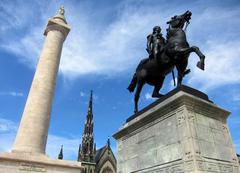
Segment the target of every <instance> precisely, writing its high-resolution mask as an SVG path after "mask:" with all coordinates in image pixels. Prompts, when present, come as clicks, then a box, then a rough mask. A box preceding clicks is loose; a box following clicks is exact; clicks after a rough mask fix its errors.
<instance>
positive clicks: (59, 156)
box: [58, 145, 63, 160]
mask: <svg viewBox="0 0 240 173" xmlns="http://www.w3.org/2000/svg"><path fill="white" fill-rule="evenodd" d="M58 159H60V160H62V159H63V145H61V149H60V152H59V154H58Z"/></svg>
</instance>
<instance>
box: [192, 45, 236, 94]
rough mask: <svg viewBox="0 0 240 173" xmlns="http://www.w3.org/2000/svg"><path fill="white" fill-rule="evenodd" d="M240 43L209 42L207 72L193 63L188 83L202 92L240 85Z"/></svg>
mask: <svg viewBox="0 0 240 173" xmlns="http://www.w3.org/2000/svg"><path fill="white" fill-rule="evenodd" d="M239 54H240V41H233V40H229V41H225V42H223V43H221V42H220V41H217V40H215V41H209V42H208V50H207V52H206V62H205V71H201V70H199V69H198V68H196V66H195V65H196V64H195V63H196V62H193V61H192V63H191V70H192V74H191V77H190V78H189V80H188V83H189V84H190V83H194V85H196V86H200V87H201V88H202V90H208V89H214V88H216V87H218V86H223V85H225V84H239V83H240V66H239V65H238V64H240V58H239Z"/></svg>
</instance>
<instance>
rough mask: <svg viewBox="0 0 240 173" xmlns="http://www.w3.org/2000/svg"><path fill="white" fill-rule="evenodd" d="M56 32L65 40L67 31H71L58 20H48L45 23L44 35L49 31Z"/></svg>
mask: <svg viewBox="0 0 240 173" xmlns="http://www.w3.org/2000/svg"><path fill="white" fill-rule="evenodd" d="M52 30H57V31H60V32H62V33H63V35H64V37H65V38H66V37H67V35H68V33H69V31H70V30H71V28H70V26H69V25H68V24H66V23H64V22H62V21H60V20H56V19H55V18H52V19H49V21H48V23H47V27H46V29H45V31H44V35H45V36H46V35H47V33H48V32H49V31H52Z"/></svg>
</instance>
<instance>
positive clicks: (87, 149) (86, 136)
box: [78, 91, 96, 162]
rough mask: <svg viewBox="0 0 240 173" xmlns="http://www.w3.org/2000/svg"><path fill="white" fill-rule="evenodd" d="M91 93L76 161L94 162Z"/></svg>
mask: <svg viewBox="0 0 240 173" xmlns="http://www.w3.org/2000/svg"><path fill="white" fill-rule="evenodd" d="M92 97H93V93H92V91H91V94H90V99H89V105H88V113H87V117H86V121H85V125H84V132H83V136H82V145H81V144H80V145H79V151H78V161H84V162H94V155H95V150H96V149H95V147H94V146H95V145H94V136H93V112H92V99H93V98H92Z"/></svg>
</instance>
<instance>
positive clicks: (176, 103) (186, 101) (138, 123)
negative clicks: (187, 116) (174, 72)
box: [113, 90, 230, 139]
mask: <svg viewBox="0 0 240 173" xmlns="http://www.w3.org/2000/svg"><path fill="white" fill-rule="evenodd" d="M156 102H158V100H157V101H156ZM183 107H185V108H186V109H187V110H189V111H194V112H195V113H199V114H202V115H205V116H208V117H211V118H214V119H218V120H220V121H224V120H225V119H226V118H227V117H228V115H229V114H230V112H229V111H226V110H224V109H222V108H220V107H218V106H217V105H215V104H213V103H212V102H210V101H209V100H206V99H203V98H200V97H198V96H195V95H192V94H190V93H187V92H184V91H181V90H180V91H178V92H177V93H175V94H174V95H172V96H170V97H168V98H167V99H165V100H164V101H162V102H160V103H158V104H154V106H151V107H150V108H149V109H148V110H145V111H144V112H142V114H140V115H138V116H136V117H135V118H133V119H130V120H129V121H128V122H127V123H125V124H124V125H123V127H122V128H120V129H119V131H118V132H117V133H115V134H114V135H113V137H114V138H115V139H119V138H121V137H122V136H125V135H127V134H129V135H130V134H131V133H135V132H133V131H137V130H138V128H140V127H142V126H143V125H144V126H148V124H149V123H150V122H151V123H150V124H149V125H150V126H151V125H152V124H153V123H155V122H154V121H155V120H156V119H158V120H159V121H161V120H162V119H164V118H166V117H168V116H171V115H172V114H174V113H175V112H176V111H178V110H179V109H183ZM133 116H134V115H133Z"/></svg>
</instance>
